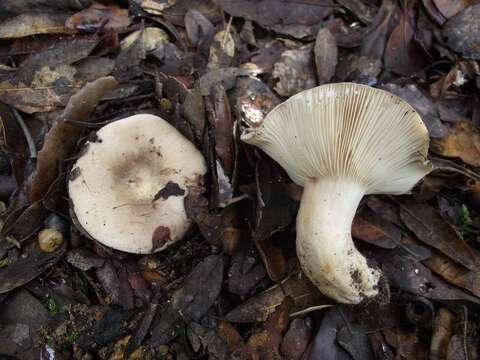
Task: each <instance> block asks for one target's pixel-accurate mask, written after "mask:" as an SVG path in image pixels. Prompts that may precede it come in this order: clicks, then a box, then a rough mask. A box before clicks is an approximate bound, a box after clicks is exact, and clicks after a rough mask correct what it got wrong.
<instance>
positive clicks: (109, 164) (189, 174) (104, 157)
mask: <svg viewBox="0 0 480 360" xmlns="http://www.w3.org/2000/svg"><path fill="white" fill-rule="evenodd" d="M205 173H206V165H205V160H204V158H203V156H202V155H201V153H200V152H199V151H198V150H197V149H196V148H195V146H194V145H193V144H192V143H191V142H190V141H188V140H187V139H186V138H185V137H184V136H183V135H181V134H180V133H179V132H178V131H177V130H176V129H175V128H174V127H173V126H171V125H170V124H169V123H168V122H166V121H165V120H163V119H161V118H159V117H157V116H154V115H149V114H139V115H134V116H130V117H127V118H125V119H121V120H118V121H115V122H112V123H110V124H108V125H106V126H104V127H102V128H101V129H100V130H99V131H98V132H97V133H96V136H94V139H92V140H90V141H88V142H87V143H86V145H85V149H84V151H83V154H82V155H81V157H80V158H79V159H78V160H77V161H76V163H75V166H74V167H73V168H72V171H71V173H70V178H69V183H68V191H69V196H70V200H71V206H72V210H73V215H74V218H76V220H77V225H79V226H80V227H81V228H82V230H84V232H85V233H87V234H88V235H89V236H90V237H91V238H93V239H95V240H97V241H98V242H100V243H102V244H104V245H106V246H108V247H111V248H114V249H118V250H122V251H125V252H129V253H152V252H156V251H160V250H163V249H165V248H166V247H167V246H169V245H170V244H172V243H174V242H176V241H178V240H180V239H182V237H183V236H184V235H185V233H186V231H187V230H188V228H189V225H190V220H189V219H188V218H187V215H186V212H185V207H184V198H185V196H186V195H187V193H188V189H189V187H190V186H198V185H200V184H201V182H202V180H203V175H204V174H205Z"/></svg>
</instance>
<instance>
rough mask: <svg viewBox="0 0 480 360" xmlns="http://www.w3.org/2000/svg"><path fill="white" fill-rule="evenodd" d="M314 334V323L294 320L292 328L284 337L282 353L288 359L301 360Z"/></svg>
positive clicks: (306, 319) (308, 320)
mask: <svg viewBox="0 0 480 360" xmlns="http://www.w3.org/2000/svg"><path fill="white" fill-rule="evenodd" d="M311 333H312V321H311V320H310V319H309V318H308V317H307V318H305V319H299V318H297V319H293V320H292V322H291V323H290V327H289V328H288V331H287V332H286V334H285V336H284V337H283V341H282V346H281V347H280V349H281V353H282V355H283V356H285V357H286V358H287V359H292V360H297V359H301V358H302V355H303V353H304V352H305V350H306V349H307V346H308V343H309V341H310V335H311Z"/></svg>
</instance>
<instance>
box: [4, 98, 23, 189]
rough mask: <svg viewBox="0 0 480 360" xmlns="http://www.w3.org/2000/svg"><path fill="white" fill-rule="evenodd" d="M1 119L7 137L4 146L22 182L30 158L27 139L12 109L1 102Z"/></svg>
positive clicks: (14, 173) (17, 178)
mask: <svg viewBox="0 0 480 360" xmlns="http://www.w3.org/2000/svg"><path fill="white" fill-rule="evenodd" d="M0 121H1V124H2V132H3V136H4V139H5V140H4V144H3V147H4V149H6V150H7V151H8V155H9V161H10V164H11V166H12V171H13V175H14V176H15V179H16V181H17V184H21V183H22V182H23V180H24V175H25V174H24V168H25V165H26V163H27V160H28V158H29V155H28V145H27V141H26V140H25V136H24V134H23V131H22V129H21V127H20V125H19V124H18V122H17V120H16V119H15V116H14V115H13V112H12V111H11V109H10V108H9V107H8V106H7V105H5V104H4V103H1V102H0Z"/></svg>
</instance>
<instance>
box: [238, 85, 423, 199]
mask: <svg viewBox="0 0 480 360" xmlns="http://www.w3.org/2000/svg"><path fill="white" fill-rule="evenodd" d="M241 139H242V140H243V141H245V142H246V143H249V144H253V145H256V146H258V147H260V148H261V149H262V150H264V151H265V152H266V153H267V154H268V155H270V156H271V157H272V158H273V159H275V161H277V162H278V163H279V164H280V165H281V166H282V167H283V168H284V169H285V170H286V171H287V173H288V174H289V176H290V177H291V179H292V180H293V181H294V182H295V183H297V184H298V185H300V186H304V184H305V182H306V180H307V179H312V178H319V177H337V178H340V177H346V178H349V179H355V180H357V181H358V182H359V183H361V184H362V185H363V186H364V187H365V188H366V193H367V194H403V193H406V192H408V191H410V190H411V188H412V187H413V186H414V185H415V184H416V183H417V182H418V181H419V180H420V179H421V178H422V177H424V176H425V175H426V174H428V173H429V172H430V171H431V169H432V167H431V165H430V163H429V162H428V161H427V153H428V145H429V137H428V131H427V128H426V127H425V125H424V123H423V121H422V119H421V118H420V116H419V115H418V113H417V112H416V111H415V110H414V109H413V108H412V107H411V106H410V105H409V104H408V103H407V102H405V101H404V100H402V99H401V98H399V97H398V96H396V95H393V94H391V93H389V92H387V91H384V90H380V89H375V88H372V87H370V86H367V85H361V84H355V83H337V84H328V85H323V86H318V87H316V88H313V89H309V90H305V91H302V92H300V93H298V94H296V95H295V96H292V97H291V98H289V99H288V100H287V101H285V102H284V103H282V104H280V105H278V106H277V107H275V108H274V109H273V110H272V111H271V112H270V113H269V114H268V115H267V116H266V117H265V119H264V121H263V124H262V125H261V126H260V127H258V128H249V129H246V130H245V131H244V133H243V134H242V137H241Z"/></svg>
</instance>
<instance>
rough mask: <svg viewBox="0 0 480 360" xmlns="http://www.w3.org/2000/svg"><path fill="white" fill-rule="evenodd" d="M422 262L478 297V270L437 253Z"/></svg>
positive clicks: (479, 286)
mask: <svg viewBox="0 0 480 360" xmlns="http://www.w3.org/2000/svg"><path fill="white" fill-rule="evenodd" d="M424 263H425V265H427V267H428V268H430V270H432V271H433V272H435V273H437V274H438V275H440V276H441V277H443V278H444V279H445V280H447V281H448V282H449V283H451V284H453V285H456V286H458V287H461V288H464V289H466V290H468V291H470V292H472V294H474V295H476V296H478V297H479V298H480V270H468V269H466V268H464V267H463V266H461V265H458V264H455V263H454V262H453V261H452V260H450V259H449V258H448V257H446V256H442V255H439V254H434V255H433V256H432V257H431V258H430V259H428V260H426V261H424Z"/></svg>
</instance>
